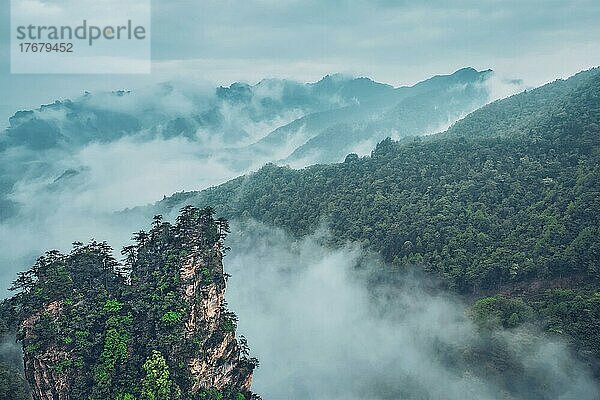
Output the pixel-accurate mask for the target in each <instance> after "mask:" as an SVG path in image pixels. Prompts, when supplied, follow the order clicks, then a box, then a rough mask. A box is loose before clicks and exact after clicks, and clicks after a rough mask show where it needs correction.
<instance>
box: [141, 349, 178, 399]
mask: <svg viewBox="0 0 600 400" xmlns="http://www.w3.org/2000/svg"><path fill="white" fill-rule="evenodd" d="M143 368H144V371H146V376H145V377H144V379H143V381H142V393H141V396H140V399H141V400H172V399H174V398H175V396H174V393H173V391H172V387H173V382H172V381H171V380H170V379H169V375H170V374H169V367H168V366H167V362H166V361H165V358H164V357H163V355H162V354H161V353H160V352H159V351H156V350H154V351H152V354H151V356H150V357H148V359H147V360H146V362H145V363H144V366H143Z"/></svg>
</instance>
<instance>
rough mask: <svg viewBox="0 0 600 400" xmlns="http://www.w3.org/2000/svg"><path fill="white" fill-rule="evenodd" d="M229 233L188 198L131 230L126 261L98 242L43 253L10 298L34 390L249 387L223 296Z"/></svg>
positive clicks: (195, 394) (181, 392) (167, 392)
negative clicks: (172, 218) (144, 227)
mask: <svg viewBox="0 0 600 400" xmlns="http://www.w3.org/2000/svg"><path fill="white" fill-rule="evenodd" d="M226 231H227V223H226V221H224V220H214V219H213V218H212V209H209V208H207V209H205V210H198V209H196V208H193V207H189V208H186V209H184V210H182V215H181V216H180V217H179V218H178V219H177V224H173V225H172V224H169V223H164V222H162V220H161V219H160V218H157V219H155V224H154V225H153V228H152V230H151V231H150V232H138V233H137V234H136V236H135V240H136V244H135V245H133V246H129V247H126V248H125V249H124V254H125V255H126V256H127V258H126V259H127V262H126V263H125V264H124V265H120V264H119V263H117V262H116V260H115V259H114V258H113V257H112V255H111V249H110V247H108V245H107V244H106V243H96V242H92V243H90V244H89V245H83V244H81V243H76V244H75V247H74V250H73V251H72V252H71V253H70V254H68V255H63V254H60V253H59V252H49V253H47V254H46V255H45V256H43V257H41V258H40V259H39V260H38V262H37V263H36V265H35V266H34V267H33V268H32V269H31V270H30V271H28V272H26V273H23V274H22V276H21V277H20V278H19V280H18V281H17V288H18V289H21V290H22V292H21V293H19V294H18V295H17V296H15V304H18V306H17V307H15V309H16V310H17V309H18V314H19V316H20V333H19V339H20V340H21V342H22V345H23V351H24V366H25V375H26V377H27V381H28V382H29V385H30V386H31V390H32V397H33V399H34V400H79V399H90V400H100V399H110V400H113V399H118V400H123V399H127V400H130V399H154V398H156V399H169V400H188V399H192V398H193V399H213V398H214V399H224V400H230V399H231V400H233V399H235V400H238V399H244V400H250V399H251V398H255V397H257V396H255V395H254V394H252V393H251V391H250V387H251V383H252V373H253V370H254V368H255V367H256V366H257V361H256V359H254V358H249V357H248V349H247V344H246V342H245V340H244V341H242V342H239V341H238V339H236V335H235V329H236V323H237V317H236V316H235V314H233V313H232V312H230V311H229V310H227V305H226V302H225V288H226V275H225V273H224V271H223V256H224V250H225V247H224V246H223V239H224V237H225V233H226ZM159 377H160V379H159Z"/></svg>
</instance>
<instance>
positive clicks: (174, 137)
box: [0, 68, 516, 220]
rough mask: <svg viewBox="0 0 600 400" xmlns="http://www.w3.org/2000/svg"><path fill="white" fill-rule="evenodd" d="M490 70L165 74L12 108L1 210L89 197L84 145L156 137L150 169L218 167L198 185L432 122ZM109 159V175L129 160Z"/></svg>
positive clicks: (417, 130) (142, 144)
mask: <svg viewBox="0 0 600 400" xmlns="http://www.w3.org/2000/svg"><path fill="white" fill-rule="evenodd" d="M490 77H492V72H491V71H489V70H488V71H482V72H478V71H476V70H474V69H472V68H464V69H461V70H459V71H457V72H455V73H453V74H451V75H441V76H436V77H433V78H431V79H428V80H426V81H423V82H420V83H417V84H416V85H414V86H411V87H399V88H394V87H392V86H390V85H386V84H382V83H378V82H375V81H373V80H371V79H368V78H351V77H346V76H343V75H339V74H336V75H328V76H326V77H324V78H323V79H321V80H319V81H318V82H314V83H307V84H304V83H298V82H294V81H289V80H277V79H265V80H262V81H260V82H258V83H257V84H255V85H249V84H246V83H233V84H231V85H230V86H228V87H218V88H216V89H211V88H208V89H207V88H205V87H197V86H194V85H191V84H181V83H176V82H169V83H164V84H161V85H157V86H156V87H152V88H146V89H141V90H139V91H136V92H132V91H127V90H118V91H114V92H111V93H97V94H92V93H87V92H86V93H85V94H84V95H83V96H81V97H80V98H78V99H75V100H63V101H56V102H54V103H52V104H48V105H43V106H41V107H40V108H39V109H37V110H27V111H19V112H17V113H15V114H14V115H13V116H12V117H11V118H10V121H9V122H10V124H9V127H8V128H7V129H6V130H5V131H4V132H2V133H0V160H1V161H0V220H6V219H8V218H10V217H12V216H14V215H16V214H17V213H19V211H20V210H21V211H23V210H24V209H23V205H24V203H27V199H31V198H42V197H50V198H55V197H56V194H57V193H67V192H71V191H72V193H70V194H69V196H70V197H76V196H80V195H83V196H88V194H87V193H86V192H85V190H86V187H87V186H89V182H90V181H92V180H93V179H94V177H95V176H97V175H98V174H101V173H102V171H97V170H95V169H94V166H91V165H90V164H91V161H90V160H89V157H86V156H88V153H90V152H91V153H93V154H94V155H97V158H98V159H100V160H101V156H100V155H101V154H112V152H117V153H118V156H117V157H118V158H119V159H123V158H128V159H132V160H133V159H140V158H145V157H146V154H147V153H148V152H153V151H156V150H154V149H155V147H156V148H159V149H160V150H161V154H165V155H166V156H165V158H166V160H161V159H159V157H155V158H153V159H151V161H152V162H153V163H154V169H155V170H158V171H163V172H161V173H164V174H168V172H167V171H168V170H169V168H168V166H166V165H164V164H166V163H168V162H170V160H173V159H174V158H175V157H178V156H179V155H180V153H181V152H183V151H185V152H186V154H189V157H190V162H196V163H200V164H201V163H204V164H211V163H212V164H216V165H215V167H214V168H213V169H214V170H217V171H223V172H218V173H217V174H214V177H213V179H208V177H206V176H204V178H203V179H204V180H206V183H201V184H202V185H203V187H208V186H210V185H213V184H216V183H220V182H223V181H225V180H227V179H230V178H233V177H235V176H236V175H240V174H243V173H247V172H249V171H251V170H254V169H257V168H259V167H260V166H262V165H264V164H265V163H267V162H276V161H280V162H284V163H290V164H292V165H296V166H298V165H300V166H305V165H310V164H313V163H316V162H337V161H341V160H343V157H344V156H345V154H347V153H349V152H360V153H361V154H362V153H368V151H370V150H371V148H372V147H373V146H374V145H375V144H376V143H377V142H379V141H380V140H382V139H384V138H385V137H387V136H391V137H395V138H399V137H404V136H412V135H421V134H426V133H432V132H435V131H437V130H441V129H443V127H445V126H447V125H448V124H450V123H451V122H453V121H455V120H456V119H458V118H459V117H461V116H463V115H465V114H467V113H468V112H470V111H472V110H474V109H476V108H478V107H480V106H482V105H483V104H485V103H487V102H488V101H489V100H490V90H489V87H488V84H487V82H488V80H489V79H490ZM515 87H516V86H515ZM148 147H151V149H148ZM122 149H126V150H122ZM168 152H171V153H172V154H171V153H168ZM110 168H111V169H115V171H114V173H113V175H114V176H117V177H118V176H120V175H122V173H123V172H125V171H123V170H122V169H123V168H126V169H127V170H129V167H120V166H119V165H118V163H110ZM118 168H121V170H117V169H118ZM211 176H212V175H211ZM158 181H160V182H159V183H157V182H154V185H152V189H153V190H155V191H157V192H158V193H161V194H162V193H165V194H166V193H172V192H173V191H174V190H176V189H177V188H176V187H172V186H170V185H169V184H165V183H162V182H163V181H166V182H170V181H172V176H165V179H164V180H158ZM197 185H198V181H194V186H191V185H185V186H183V187H179V189H192V188H195V187H197ZM151 198H152V197H151ZM135 204H139V203H138V202H136V201H130V202H129V204H127V205H128V206H129V205H131V206H133V205H135ZM38 211H39V210H37V211H35V212H33V213H36V212H38ZM23 212H24V211H23ZM29 213H30V214H31V213H32V212H29Z"/></svg>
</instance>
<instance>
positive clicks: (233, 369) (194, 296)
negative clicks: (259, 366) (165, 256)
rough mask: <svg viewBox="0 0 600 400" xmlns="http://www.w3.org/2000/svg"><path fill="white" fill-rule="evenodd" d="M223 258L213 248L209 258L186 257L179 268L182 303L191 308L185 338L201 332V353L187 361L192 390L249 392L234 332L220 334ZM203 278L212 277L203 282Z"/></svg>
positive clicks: (249, 376)
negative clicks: (191, 378) (192, 381)
mask: <svg viewBox="0 0 600 400" xmlns="http://www.w3.org/2000/svg"><path fill="white" fill-rule="evenodd" d="M222 258H223V255H222V253H221V251H220V249H219V247H218V246H215V247H214V248H213V249H212V250H211V251H210V254H209V255H208V256H205V257H199V256H198V255H194V256H191V257H189V258H188V259H187V260H186V261H185V262H184V263H183V265H182V267H181V268H180V274H181V281H182V284H183V291H182V292H183V293H184V300H185V301H186V302H188V303H189V305H190V313H189V315H188V317H187V320H186V322H185V336H186V338H191V337H194V336H198V334H201V333H202V332H205V333H208V334H204V335H203V337H204V340H203V343H202V346H201V349H202V351H201V352H200V353H198V354H196V355H194V357H192V359H191V360H190V361H189V364H188V365H189V368H190V373H191V376H192V377H193V379H194V382H195V383H194V385H193V386H192V390H193V391H194V392H196V391H198V390H199V389H208V388H217V389H223V388H226V387H228V386H231V385H233V386H236V387H239V388H241V390H242V391H249V390H250V385H251V383H252V369H249V368H248V367H247V365H246V363H243V362H240V359H241V352H240V347H239V345H238V342H237V340H236V338H235V334H234V333H233V332H223V330H222V329H221V324H222V323H223V321H224V315H223V312H224V310H225V275H224V273H223V263H222ZM206 276H210V277H212V279H210V280H209V282H206V280H207V279H206Z"/></svg>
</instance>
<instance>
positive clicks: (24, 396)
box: [0, 363, 31, 400]
mask: <svg viewBox="0 0 600 400" xmlns="http://www.w3.org/2000/svg"><path fill="white" fill-rule="evenodd" d="M0 399H6V400H31V396H30V395H29V393H28V390H27V384H26V383H25V379H24V377H23V375H22V374H21V373H20V372H18V371H15V370H13V369H12V368H10V367H8V366H7V365H6V364H4V363H0Z"/></svg>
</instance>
